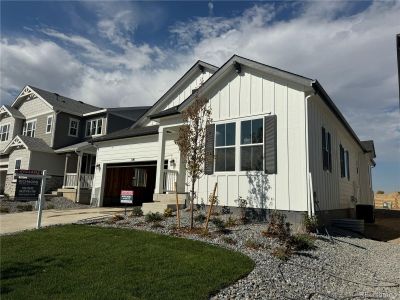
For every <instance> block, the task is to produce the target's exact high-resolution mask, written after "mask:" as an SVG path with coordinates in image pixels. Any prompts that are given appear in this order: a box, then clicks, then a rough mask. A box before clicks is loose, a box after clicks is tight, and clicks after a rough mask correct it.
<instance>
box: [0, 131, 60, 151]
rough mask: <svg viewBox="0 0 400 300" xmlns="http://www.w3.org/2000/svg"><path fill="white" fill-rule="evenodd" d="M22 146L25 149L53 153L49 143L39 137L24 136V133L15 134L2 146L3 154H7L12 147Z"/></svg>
mask: <svg viewBox="0 0 400 300" xmlns="http://www.w3.org/2000/svg"><path fill="white" fill-rule="evenodd" d="M19 146H23V147H24V148H26V149H29V150H31V151H38V152H48V153H53V152H54V150H53V149H52V148H50V146H49V145H47V144H46V142H45V141H43V140H42V139H39V138H35V137H30V136H25V135H16V136H15V137H14V138H13V139H12V140H11V141H10V142H9V143H8V145H7V146H6V147H5V148H4V150H3V152H2V153H3V154H8V153H10V152H11V151H12V148H14V147H19Z"/></svg>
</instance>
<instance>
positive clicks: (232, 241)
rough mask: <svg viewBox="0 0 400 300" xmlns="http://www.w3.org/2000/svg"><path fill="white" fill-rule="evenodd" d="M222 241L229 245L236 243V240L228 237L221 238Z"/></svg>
mask: <svg viewBox="0 0 400 300" xmlns="http://www.w3.org/2000/svg"><path fill="white" fill-rule="evenodd" d="M222 241H223V242H224V243H226V244H229V245H236V243H237V242H236V240H234V239H233V238H231V237H229V236H224V237H222Z"/></svg>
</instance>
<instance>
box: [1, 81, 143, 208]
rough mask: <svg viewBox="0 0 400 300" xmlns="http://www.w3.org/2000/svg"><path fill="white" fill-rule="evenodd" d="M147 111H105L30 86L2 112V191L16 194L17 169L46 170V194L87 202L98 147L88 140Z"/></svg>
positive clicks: (2, 108)
mask: <svg viewBox="0 0 400 300" xmlns="http://www.w3.org/2000/svg"><path fill="white" fill-rule="evenodd" d="M147 109H148V107H125V108H101V107H97V106H93V105H90V104H87V103H84V102H82V101H77V100H73V99H70V98H67V97H64V96H61V95H59V94H57V93H52V92H49V91H45V90H43V89H39V88H36V87H33V86H30V85H28V86H26V87H25V88H23V90H22V92H21V93H20V94H19V95H18V97H17V98H16V99H15V101H14V102H13V103H12V105H11V106H8V105H3V106H1V108H0V172H1V185H0V190H3V191H4V193H6V194H8V195H9V196H10V197H13V196H14V194H15V179H14V171H15V169H35V170H45V169H46V170H47V171H48V174H49V175H51V178H50V179H48V180H47V190H46V192H50V191H54V190H57V189H58V188H64V190H63V191H64V192H65V194H66V196H67V197H69V198H71V199H73V200H79V197H80V196H81V194H85V195H86V201H88V199H89V196H88V195H90V192H91V186H92V179H93V174H94V169H95V161H96V149H95V147H94V146H93V145H91V144H89V143H88V142H87V140H89V139H91V138H92V137H96V136H102V135H105V134H108V133H112V132H114V131H117V130H120V129H123V128H125V127H130V126H131V125H132V124H134V122H135V121H136V120H137V119H138V118H139V117H140V116H141V115H142V114H143V113H144V112H145V111H146V110H147ZM78 177H79V178H80V180H78ZM78 189H79V190H80V192H81V193H77V190H78ZM63 191H61V192H63ZM84 198H85V197H84V196H83V197H82V198H81V202H84V200H85V199H84Z"/></svg>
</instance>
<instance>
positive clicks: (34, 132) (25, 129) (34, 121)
mask: <svg viewBox="0 0 400 300" xmlns="http://www.w3.org/2000/svg"><path fill="white" fill-rule="evenodd" d="M29 123H33V124H35V127H34V129H33V127H32V131H33V135H29V136H30V137H35V136H36V125H37V119H32V120H27V121H25V123H24V126H23V127H22V135H24V136H28V135H27V133H28V131H27V128H28V124H29Z"/></svg>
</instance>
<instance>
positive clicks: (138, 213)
mask: <svg viewBox="0 0 400 300" xmlns="http://www.w3.org/2000/svg"><path fill="white" fill-rule="evenodd" d="M131 216H132V217H141V216H143V210H142V208H141V207H140V206H135V207H134V208H132V214H131Z"/></svg>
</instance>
